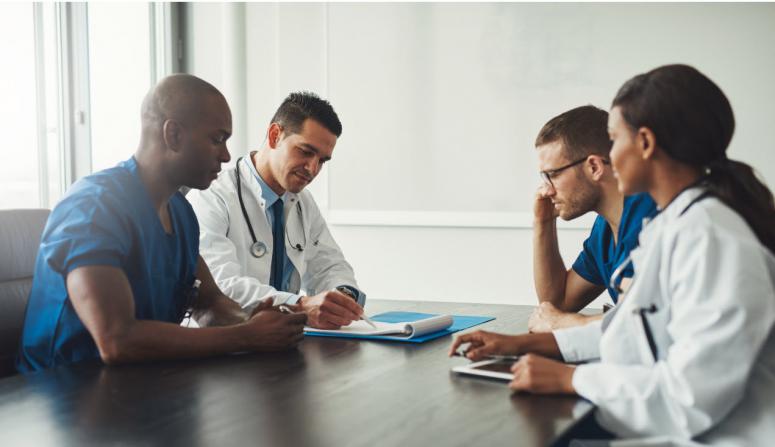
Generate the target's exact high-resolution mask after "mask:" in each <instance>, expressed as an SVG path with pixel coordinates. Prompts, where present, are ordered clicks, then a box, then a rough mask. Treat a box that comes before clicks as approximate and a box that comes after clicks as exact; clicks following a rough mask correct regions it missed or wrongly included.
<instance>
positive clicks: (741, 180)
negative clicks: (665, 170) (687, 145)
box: [705, 158, 775, 255]
mask: <svg viewBox="0 0 775 447" xmlns="http://www.w3.org/2000/svg"><path fill="white" fill-rule="evenodd" d="M705 174H706V176H705V178H706V182H705V183H706V185H707V188H708V191H710V192H711V193H712V194H713V195H714V196H716V197H718V198H719V200H721V201H722V202H724V203H725V204H726V205H727V206H729V207H730V208H732V209H733V210H735V211H736V212H737V213H738V214H740V216H742V217H743V219H745V221H746V222H747V223H748V226H750V227H751V230H753V232H754V234H756V237H757V238H758V239H759V242H761V243H762V245H764V246H765V247H767V248H768V249H769V250H770V252H771V253H772V254H773V255H775V200H773V196H772V191H770V190H769V189H768V188H767V186H766V185H765V184H764V183H763V182H762V181H761V180H760V179H759V178H758V176H757V175H756V171H754V169H753V168H752V167H751V166H749V165H747V164H745V163H743V162H740V161H736V160H730V159H728V158H724V159H722V160H720V161H717V162H714V163H708V165H707V166H706V168H705Z"/></svg>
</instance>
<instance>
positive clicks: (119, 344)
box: [95, 334, 131, 365]
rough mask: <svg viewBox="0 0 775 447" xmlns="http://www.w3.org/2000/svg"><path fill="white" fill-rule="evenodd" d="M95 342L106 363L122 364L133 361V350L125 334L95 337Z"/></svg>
mask: <svg viewBox="0 0 775 447" xmlns="http://www.w3.org/2000/svg"><path fill="white" fill-rule="evenodd" d="M95 343H96V344H97V350H98V351H99V353H100V359H102V362H103V363H105V364H106V365H120V364H122V363H129V362H130V361H131V355H130V351H131V350H130V347H129V343H127V341H126V337H125V336H122V335H116V334H106V335H103V336H99V337H95Z"/></svg>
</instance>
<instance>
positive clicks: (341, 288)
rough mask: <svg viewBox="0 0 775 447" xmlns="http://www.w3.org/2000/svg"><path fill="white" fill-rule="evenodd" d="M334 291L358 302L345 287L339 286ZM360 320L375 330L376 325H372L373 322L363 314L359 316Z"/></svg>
mask: <svg viewBox="0 0 775 447" xmlns="http://www.w3.org/2000/svg"><path fill="white" fill-rule="evenodd" d="M335 290H336V291H337V292H339V293H342V294H345V295H347V296H349V297H350V298H352V299H354V300H355V301H356V302H357V301H358V299H357V297H356V296H355V295H353V293H352V291H350V290H349V289H348V288H347V287H345V286H339V287H336V289H335ZM361 320H363V321H365V322H366V323H368V324H369V326H371V327H373V328H374V329H377V325H376V324H374V322H373V321H371V318H369V317H367V316H366V314H365V313H363V314H361Z"/></svg>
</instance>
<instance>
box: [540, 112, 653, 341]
mask: <svg viewBox="0 0 775 447" xmlns="http://www.w3.org/2000/svg"><path fill="white" fill-rule="evenodd" d="M607 123H608V113H607V112H606V111H604V110H601V109H598V108H596V107H594V106H591V105H588V106H582V107H577V108H575V109H572V110H569V111H567V112H565V113H563V114H561V115H558V116H556V117H554V118H552V119H551V120H549V122H547V123H546V124H545V125H544V126H543V128H542V129H541V131H540V132H539V133H538V137H537V138H536V142H535V146H536V149H537V150H538V165H539V170H540V176H541V179H542V184H541V187H540V188H539V190H538V192H537V194H536V199H535V204H534V210H533V211H534V235H533V270H534V272H533V273H534V281H535V287H536V293H537V295H538V300H539V306H538V308H537V309H536V310H535V311H534V312H533V315H532V316H531V317H530V321H529V323H528V327H529V329H530V330H531V331H532V332H547V331H551V330H554V329H560V328H563V327H570V326H577V325H581V324H586V323H588V322H590V321H593V320H596V319H599V318H601V315H602V314H597V315H581V314H578V313H577V312H578V311H579V310H581V309H583V308H584V307H585V306H587V305H588V304H589V303H591V302H592V301H593V300H594V299H595V298H597V297H598V296H599V295H600V294H601V293H603V291H604V290H606V289H607V290H608V293H609V295H610V296H611V300H612V301H613V303H614V304H615V303H616V302H617V301H618V299H619V290H622V289H623V290H626V288H627V285H628V282H629V280H630V278H632V275H633V268H632V265H631V264H630V263H628V262H625V261H626V259H627V257H628V256H629V253H630V250H632V249H633V248H635V247H636V246H637V244H638V234H639V233H640V230H641V226H642V224H643V220H644V218H650V217H653V216H654V215H655V214H656V205H655V203H654V201H653V200H652V199H651V197H649V196H648V194H637V195H634V196H629V197H624V196H623V195H622V193H621V192H619V189H618V187H617V182H616V179H615V177H614V176H615V173H614V172H613V170H612V169H611V164H610V162H609V160H608V154H609V151H610V150H611V142H610V140H609V138H608V132H607ZM590 211H594V212H595V213H597V215H598V216H597V219H595V223H594V224H593V226H592V231H591V233H590V235H589V237H588V238H587V240H586V241H584V246H583V249H582V251H581V253H580V254H579V256H578V257H577V258H576V261H575V262H574V263H573V266H572V267H571V268H570V269H568V268H566V267H565V263H564V262H563V260H562V257H561V256H560V250H559V243H558V239H557V217H560V218H562V219H563V220H566V221H567V220H572V219H575V218H577V217H579V216H582V215H584V214H586V213H588V212H590ZM620 266H621V268H620V269H619V271H617V268H618V267H620ZM612 277H613V281H612Z"/></svg>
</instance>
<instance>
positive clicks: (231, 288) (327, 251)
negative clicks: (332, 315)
mask: <svg viewBox="0 0 775 447" xmlns="http://www.w3.org/2000/svg"><path fill="white" fill-rule="evenodd" d="M235 169H240V177H241V182H242V198H243V202H244V203H245V209H246V211H247V214H248V216H249V217H250V222H251V224H252V225H253V231H254V232H255V235H256V239H257V240H258V241H262V242H264V244H266V246H267V252H266V254H265V255H264V256H262V257H260V258H255V257H253V256H252V255H251V254H250V246H251V245H252V244H253V239H252V238H251V237H250V231H249V230H248V226H247V223H246V222H245V218H244V217H243V214H242V210H241V208H240V203H239V199H238V198H237V187H236V179H237V176H236V171H235ZM253 169H254V168H252V165H251V162H250V157H245V158H243V159H242V160H241V161H240V162H239V163H238V164H237V166H236V167H235V168H231V169H226V170H224V171H223V172H221V173H220V174H219V175H218V178H217V179H216V180H215V181H214V182H213V183H212V185H210V188H208V189H206V190H204V191H198V190H192V191H190V192H189V193H188V195H187V196H186V198H187V199H188V200H189V202H190V203H191V206H192V207H193V208H194V212H195V213H196V216H197V218H198V220H199V227H200V233H199V234H200V236H199V250H200V253H201V255H202V258H203V259H204V260H205V262H206V263H207V265H208V266H209V267H210V271H211V272H212V274H213V277H214V279H215V281H216V283H217V284H218V286H219V287H220V288H221V290H222V291H223V292H224V293H225V294H226V295H227V296H229V297H231V298H232V299H234V300H235V301H236V302H238V303H239V304H240V305H241V306H242V307H243V308H245V309H247V310H250V309H252V308H253V307H255V306H256V305H257V304H258V303H259V302H260V301H262V300H264V299H266V298H269V297H274V302H275V304H280V303H284V302H293V301H294V300H295V299H297V298H298V294H299V293H301V292H302V291H303V292H304V293H306V294H308V295H315V294H318V293H320V292H323V291H326V290H331V289H333V288H335V287H337V286H340V285H349V286H353V287H356V288H357V287H358V284H357V283H356V281H355V274H354V272H353V269H352V267H351V266H350V264H348V263H347V261H346V260H345V258H344V255H343V254H342V251H341V250H340V248H339V246H338V245H337V244H336V242H335V241H334V239H333V237H332V236H331V233H330V232H329V231H328V226H327V225H326V222H325V221H324V220H323V217H322V216H321V214H320V210H319V209H318V206H317V204H316V203H315V201H314V200H313V198H312V195H311V194H310V193H309V191H302V192H301V193H299V194H293V193H288V198H287V200H286V202H285V222H286V235H285V236H284V237H283V238H284V239H285V251H286V253H287V255H288V258H289V259H290V261H291V263H292V264H293V266H294V270H295V271H294V272H293V273H292V275H291V280H290V287H289V290H287V291H277V290H275V289H274V288H273V287H272V286H270V285H269V276H270V273H271V265H272V250H273V249H274V247H273V243H272V227H271V225H269V221H268V219H267V217H266V203H265V201H264V199H263V198H262V196H261V186H260V183H259V182H258V180H257V179H256V178H255V176H254V174H253V172H254V171H253ZM299 248H301V250H300V249H299ZM365 301H366V295H365V294H364V293H360V294H359V296H358V303H359V304H360V305H364V304H365Z"/></svg>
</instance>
